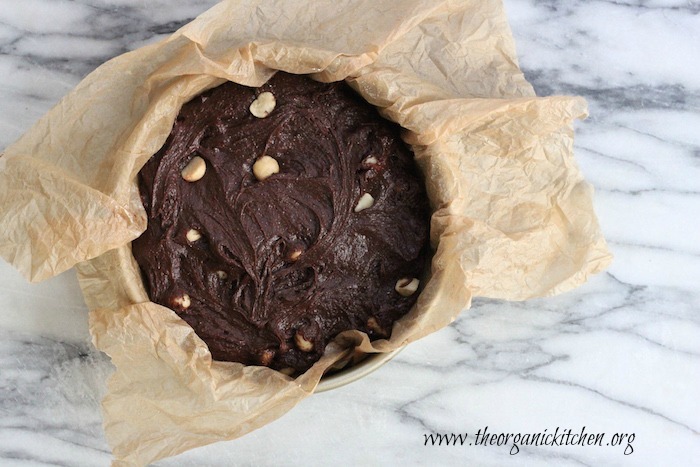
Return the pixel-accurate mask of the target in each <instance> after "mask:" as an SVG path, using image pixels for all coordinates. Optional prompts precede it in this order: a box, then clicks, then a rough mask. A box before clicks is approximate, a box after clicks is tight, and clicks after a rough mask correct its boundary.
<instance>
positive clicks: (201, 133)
mask: <svg viewBox="0 0 700 467" xmlns="http://www.w3.org/2000/svg"><path fill="white" fill-rule="evenodd" d="M263 93H268V94H265V95H263ZM269 93H271V95H270V94H269ZM273 97H274V99H273V100H274V101H275V102H274V104H272V105H274V108H270V100H271V99H272V98H273ZM254 103H255V105H253V106H251V104H254ZM256 105H257V107H256ZM261 109H262V111H261ZM268 111H269V112H268ZM254 114H256V115H258V116H256V115H254ZM263 156H268V157H265V158H264V157H263ZM263 159H264V161H263V162H264V163H263V162H261V163H260V164H258V165H256V162H258V161H261V160H263ZM254 166H255V170H254ZM261 173H262V174H261ZM139 188H140V191H141V198H142V200H143V203H144V206H145V208H146V212H147V214H148V228H147V230H146V231H145V232H144V233H143V235H142V236H141V237H139V238H138V239H136V240H135V241H134V242H133V253H134V256H135V258H136V260H137V262H138V263H139V265H140V267H141V271H142V272H143V276H144V281H145V284H146V287H147V289H148V291H149V294H150V297H151V299H152V300H153V301H154V302H156V303H159V304H161V305H164V306H167V307H170V308H172V309H173V310H174V311H175V312H176V313H177V314H178V315H179V316H181V317H182V318H183V319H184V320H185V321H186V322H187V323H189V324H190V325H191V326H192V328H193V329H194V330H195V332H196V333H197V335H198V336H199V337H201V338H202V339H203V340H204V341H205V342H206V343H207V345H208V346H209V349H210V351H211V353H212V356H213V358H214V359H215V360H221V361H236V362H242V363H245V364H253V365H267V366H270V367H272V368H275V369H280V370H283V371H287V372H290V373H291V372H292V371H304V370H306V369H308V368H309V367H310V366H311V365H312V364H313V363H314V362H316V361H317V360H318V359H319V358H320V357H321V355H322V353H323V350H324V347H325V346H326V344H327V343H328V342H329V341H330V340H332V339H333V337H334V336H336V335H337V334H338V333H340V332H342V331H345V330H348V329H358V330H361V331H364V332H366V333H368V335H369V336H370V338H371V339H378V338H386V337H389V334H390V333H391V328H392V323H393V322H394V321H395V320H396V319H398V318H399V317H401V316H402V315H404V314H405V313H406V312H408V310H409V309H410V308H411V306H412V305H413V304H414V302H415V300H416V298H417V296H418V292H413V290H414V289H415V286H416V285H417V283H418V281H417V280H412V279H413V278H418V279H420V278H421V277H422V276H423V273H424V271H425V269H426V267H427V266H428V259H429V247H428V228H429V217H430V212H429V208H428V201H427V198H426V193H425V188H424V183H423V180H422V178H421V175H420V173H419V171H418V170H417V168H416V165H415V163H414V161H413V156H412V153H411V152H410V151H409V149H408V148H407V147H406V146H405V145H404V144H403V142H402V141H401V140H400V138H399V128H398V127H397V126H396V125H394V124H392V123H390V122H388V121H386V120H384V119H382V118H381V117H380V116H379V115H378V113H377V111H376V109H374V108H373V107H372V106H370V105H369V104H367V103H366V102H365V101H364V100H363V99H361V98H360V97H359V96H358V95H357V94H355V92H354V91H353V90H352V89H350V88H349V87H348V86H347V84H345V83H344V82H340V83H332V84H324V83H318V82H315V81H313V80H311V79H309V78H307V77H304V76H298V75H290V74H286V73H282V72H279V73H277V74H276V75H275V76H274V77H273V78H272V79H271V80H270V81H269V82H268V83H266V84H265V85H263V86H262V87H260V88H249V87H245V86H241V85H237V84H234V83H226V84H223V85H221V86H219V87H217V88H214V89H212V90H209V91H207V92H205V93H203V94H201V95H200V96H198V97H196V98H194V99H193V100H192V101H190V102H189V103H187V104H185V105H184V106H183V107H182V110H181V111H180V113H179V115H178V117H177V120H176V122H175V125H174V127H173V130H172V133H171V135H170V136H169V138H168V140H167V142H166V143H165V145H164V146H163V148H162V149H161V150H160V151H159V152H158V153H157V154H156V155H154V156H153V157H152V158H151V159H150V160H149V162H148V163H147V164H146V165H145V166H144V167H143V169H142V170H141V172H140V174H139Z"/></svg>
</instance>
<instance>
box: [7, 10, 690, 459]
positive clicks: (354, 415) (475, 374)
mask: <svg viewBox="0 0 700 467" xmlns="http://www.w3.org/2000/svg"><path fill="white" fill-rule="evenodd" d="M214 3H215V2H214V1H184V0H172V1H165V0H157V1H151V2H145V1H138V0H79V1H67V0H23V1H22V2H16V1H13V0H0V102H2V112H0V146H1V147H4V146H6V145H7V144H9V143H11V142H12V141H13V140H14V139H16V138H17V137H18V136H20V135H21V134H22V133H23V132H24V131H26V130H27V129H28V128H29V126H30V125H31V124H32V123H33V122H34V121H35V120H36V119H37V118H39V117H40V116H41V115H42V114H43V113H44V112H46V111H47V110H48V109H49V108H50V107H51V106H52V105H53V104H54V103H55V102H57V101H58V99H60V98H61V96H63V95H64V94H65V93H66V92H68V91H69V90H70V89H71V88H72V87H73V86H75V84H77V83H78V82H79V81H80V79H81V78H82V77H83V76H85V75H86V74H87V73H89V72H90V71H91V70H92V69H94V68H95V67H96V66H98V65H99V64H101V63H103V62H104V61H106V60H108V59H109V58H111V57H113V56H115V55H118V54H120V53H123V52H126V51H129V50H132V49H134V48H137V47H139V46H141V45H144V44H147V43H150V42H152V41H155V40H157V39H159V38H161V37H163V36H165V35H167V34H169V33H170V32H172V31H173V30H175V29H176V28H177V27H179V26H180V25H182V24H184V23H186V22H187V21H189V20H190V19H191V18H193V17H194V16H196V15H197V14H199V13H200V12H202V11H204V10H205V9H206V8H208V7H209V6H211V5H213V4H214ZM504 3H505V7H506V10H507V12H508V15H509V19H510V23H511V27H512V29H513V34H514V36H515V41H516V45H517V49H518V55H519V57H520V64H521V66H522V68H523V70H524V72H525V75H526V77H527V78H528V80H529V81H530V82H531V83H532V84H533V85H534V87H535V89H536V91H537V93H538V95H554V94H576V95H582V96H584V97H585V98H586V99H587V100H588V102H589V106H590V117H589V118H588V119H587V120H585V121H582V122H578V123H577V128H576V129H577V134H576V156H577V160H578V163H579V164H580V166H581V167H582V169H583V171H584V173H585V175H586V177H587V178H588V180H589V181H590V182H591V183H592V184H593V185H594V187H595V188H596V197H595V206H596V210H597V212H598V215H599V217H600V221H601V225H602V227H603V231H604V233H605V235H606V238H607V239H608V240H609V244H610V247H611V249H612V251H613V253H614V254H615V261H614V263H613V264H612V266H611V267H610V269H609V270H608V271H607V272H606V273H603V274H601V275H599V276H597V277H594V278H592V280H591V281H590V282H589V283H588V284H586V285H585V286H583V287H581V288H580V289H577V290H575V291H573V292H570V293H567V294H564V295H561V296H557V297H552V298H545V299H538V300H532V301H528V302H522V303H506V302H501V301H495V300H484V299H477V300H475V302H474V306H473V308H472V309H471V310H469V311H468V312H466V313H463V314H462V315H461V316H460V318H459V319H458V320H457V321H456V322H455V323H454V324H453V325H452V326H450V327H448V328H446V329H443V330H441V331H439V332H437V333H435V334H433V335H431V336H428V337H427V338H425V339H423V340H421V341H419V342H417V343H415V344H412V345H411V346H409V347H408V348H407V349H406V350H405V351H404V352H402V353H401V354H400V355H399V356H398V357H397V358H396V359H395V360H393V361H392V362H391V363H389V364H387V365H386V366H385V367H383V368H382V369H381V370H379V371H377V372H375V373H373V374H372V375H370V376H368V377H366V378H365V379H363V380H362V381H359V382H357V383H354V384H352V385H349V386H346V387H343V388H340V389H337V390H334V391H331V392H328V393H323V394H318V395H315V396H313V397H311V398H310V399H307V400H305V401H304V402H303V403H301V404H300V405H299V406H298V407H297V408H295V409H294V410H292V411H291V412H290V413H289V414H288V415H286V416H284V417H283V418H282V419H280V420H278V421H276V422H274V423H272V424H270V425H267V426H265V427H263V428H262V429H260V430H258V431H255V432H253V433H251V434H249V435H247V436H245V437H243V438H241V439H238V440H235V441H231V442H226V443H219V444H216V445H212V446H207V447H204V448H200V449H196V450H193V451H190V452H187V453H185V454H182V455H180V456H178V457H176V458H172V459H167V460H164V461H161V462H159V463H158V464H157V465H162V466H181V465H191V466H195V465H196V466H202V465H206V466H210V465H211V466H228V465H299V464H304V465H328V464H330V463H337V462H338V459H343V460H344V462H345V463H348V464H351V463H354V464H359V465H368V464H370V465H372V464H374V465H396V464H397V463H401V464H404V465H463V464H465V463H471V464H476V465H546V464H555V465H572V466H573V465H577V466H580V465H694V464H696V463H697V459H698V458H699V456H700V402H699V401H698V397H697V395H698V394H699V393H700V287H699V286H698V282H699V279H700V220H699V219H700V131H698V130H699V129H700V2H698V1H688V0H637V1H631V0H615V1H596V0H593V1H583V0H575V1H570V2H560V1H554V0H548V1H535V0H532V1H528V0H505V2H504ZM0 278H2V280H1V281H0V465H33V466H35V465H66V466H68V465H70V466H74V465H80V466H83V465H85V466H92V465H108V464H109V462H110V460H111V456H110V454H109V450H108V447H107V445H106V442H105V440H104V434H103V432H102V429H101V425H100V424H101V416H100V413H99V400H100V397H101V394H102V393H103V392H104V381H105V378H106V376H107V375H108V374H109V373H110V371H111V364H110V363H109V361H108V359H107V358H106V357H105V356H103V355H101V354H99V353H97V352H96V351H95V350H94V349H93V347H92V346H91V344H90V343H89V341H88V339H89V338H88V336H87V326H86V324H85V320H86V313H87V312H86V309H85V305H84V304H83V303H82V299H81V298H80V294H79V291H78V288H77V284H76V283H75V276H74V274H73V273H72V272H69V273H65V274H62V275H61V276H59V277H58V278H56V279H53V280H51V281H48V282H46V283H43V284H39V285H28V284H26V283H25V282H24V281H23V280H22V279H21V277H19V275H18V274H17V273H16V272H14V271H13V270H11V268H10V267H9V266H7V265H6V264H4V263H3V264H0ZM486 426H488V429H489V431H490V432H494V433H508V432H509V433H516V432H520V433H526V432H535V431H542V430H544V429H548V430H554V429H555V428H556V427H557V426H558V427H562V428H571V429H573V430H580V429H581V427H583V426H585V427H586V429H587V430H589V431H590V432H596V433H602V432H605V433H606V434H608V435H611V434H612V433H616V432H619V433H628V434H629V433H634V434H635V439H634V442H633V443H632V447H633V448H634V452H633V453H632V454H630V455H627V456H625V455H624V454H623V451H624V446H606V445H605V444H603V445H602V446H588V447H572V446H569V447H566V446H555V447H549V446H529V447H528V446H523V447H521V449H520V452H519V453H518V454H517V455H513V456H512V455H509V447H508V446H467V445H465V446H449V447H446V446H424V434H426V433H431V432H441V433H448V432H456V433H460V432H462V433H463V432H468V433H469V435H470V436H473V434H474V433H476V431H477V430H479V429H482V430H483V429H484V427H486Z"/></svg>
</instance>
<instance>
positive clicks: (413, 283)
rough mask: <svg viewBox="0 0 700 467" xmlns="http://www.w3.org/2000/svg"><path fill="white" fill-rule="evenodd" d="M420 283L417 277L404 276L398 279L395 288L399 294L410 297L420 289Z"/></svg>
mask: <svg viewBox="0 0 700 467" xmlns="http://www.w3.org/2000/svg"><path fill="white" fill-rule="evenodd" d="M418 284H420V281H419V280H418V279H416V278H415V277H414V278H412V279H411V278H408V277H404V278H403V279H399V280H398V281H396V287H394V290H396V291H397V292H398V293H399V295H402V296H404V297H410V296H411V295H413V294H414V293H416V290H418Z"/></svg>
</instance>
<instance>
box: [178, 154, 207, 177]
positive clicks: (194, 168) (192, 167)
mask: <svg viewBox="0 0 700 467" xmlns="http://www.w3.org/2000/svg"><path fill="white" fill-rule="evenodd" d="M206 171H207V163H206V162H204V159H202V158H201V157H199V156H194V157H193V158H192V160H191V161H190V163H189V164H187V166H186V167H185V168H184V169H182V172H181V174H182V178H184V179H185V180H187V181H188V182H196V181H197V180H199V179H201V178H202V177H204V173H205V172H206Z"/></svg>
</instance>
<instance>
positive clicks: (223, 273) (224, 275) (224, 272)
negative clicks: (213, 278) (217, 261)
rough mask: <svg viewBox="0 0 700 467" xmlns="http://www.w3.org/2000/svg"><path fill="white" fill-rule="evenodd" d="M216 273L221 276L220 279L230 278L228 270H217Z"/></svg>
mask: <svg viewBox="0 0 700 467" xmlns="http://www.w3.org/2000/svg"><path fill="white" fill-rule="evenodd" d="M216 275H217V276H219V279H221V280H224V279H226V278H228V274H226V271H216Z"/></svg>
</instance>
